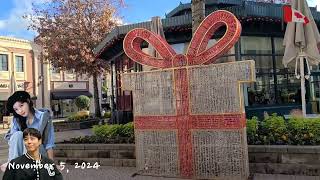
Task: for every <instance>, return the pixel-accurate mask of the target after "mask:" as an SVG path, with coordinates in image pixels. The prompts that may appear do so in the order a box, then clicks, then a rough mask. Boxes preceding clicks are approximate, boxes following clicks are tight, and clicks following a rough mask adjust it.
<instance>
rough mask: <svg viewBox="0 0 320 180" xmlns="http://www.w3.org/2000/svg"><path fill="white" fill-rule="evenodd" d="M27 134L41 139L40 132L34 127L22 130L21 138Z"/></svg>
mask: <svg viewBox="0 0 320 180" xmlns="http://www.w3.org/2000/svg"><path fill="white" fill-rule="evenodd" d="M28 135H30V136H34V137H36V138H38V139H39V140H40V139H41V133H40V131H39V130H38V129H35V128H27V129H25V130H24V131H23V139H24V138H25V137H27V136H28Z"/></svg>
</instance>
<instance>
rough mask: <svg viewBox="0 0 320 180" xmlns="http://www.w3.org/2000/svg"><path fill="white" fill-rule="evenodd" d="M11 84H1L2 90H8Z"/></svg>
mask: <svg viewBox="0 0 320 180" xmlns="http://www.w3.org/2000/svg"><path fill="white" fill-rule="evenodd" d="M8 88H9V83H0V89H8Z"/></svg>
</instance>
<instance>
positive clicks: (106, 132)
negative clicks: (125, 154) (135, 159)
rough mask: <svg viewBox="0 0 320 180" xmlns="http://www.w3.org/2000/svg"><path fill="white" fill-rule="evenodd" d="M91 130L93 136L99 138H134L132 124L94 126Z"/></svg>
mask: <svg viewBox="0 0 320 180" xmlns="http://www.w3.org/2000/svg"><path fill="white" fill-rule="evenodd" d="M92 130H93V133H94V135H95V136H97V137H100V138H117V137H128V138H133V137H134V128H133V123H127V124H125V125H122V124H114V125H108V124H105V125H96V126H93V129H92Z"/></svg>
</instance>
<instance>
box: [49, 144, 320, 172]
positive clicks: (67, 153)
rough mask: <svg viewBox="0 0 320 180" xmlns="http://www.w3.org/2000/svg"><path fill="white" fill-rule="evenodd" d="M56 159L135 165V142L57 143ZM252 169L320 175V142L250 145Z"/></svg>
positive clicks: (111, 164) (107, 164) (71, 162)
mask: <svg viewBox="0 0 320 180" xmlns="http://www.w3.org/2000/svg"><path fill="white" fill-rule="evenodd" d="M54 152H55V157H56V158H55V159H56V161H58V162H59V161H64V162H67V163H69V164H73V163H75V162H78V163H80V162H90V163H95V162H98V163H99V164H100V165H104V166H128V167H132V166H135V145H134V144H57V147H56V149H55V151H54ZM248 152H249V165H250V173H251V174H254V173H260V174H288V175H304V176H319V175H320V146H267V145H249V149H248Z"/></svg>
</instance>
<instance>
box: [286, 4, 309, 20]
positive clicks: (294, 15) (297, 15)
mask: <svg viewBox="0 0 320 180" xmlns="http://www.w3.org/2000/svg"><path fill="white" fill-rule="evenodd" d="M283 19H284V22H286V23H288V22H298V23H303V24H308V23H309V22H310V21H309V19H308V17H306V16H305V15H303V14H302V13H301V12H300V11H297V10H295V9H293V8H292V7H291V6H289V5H284V6H283Z"/></svg>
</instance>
